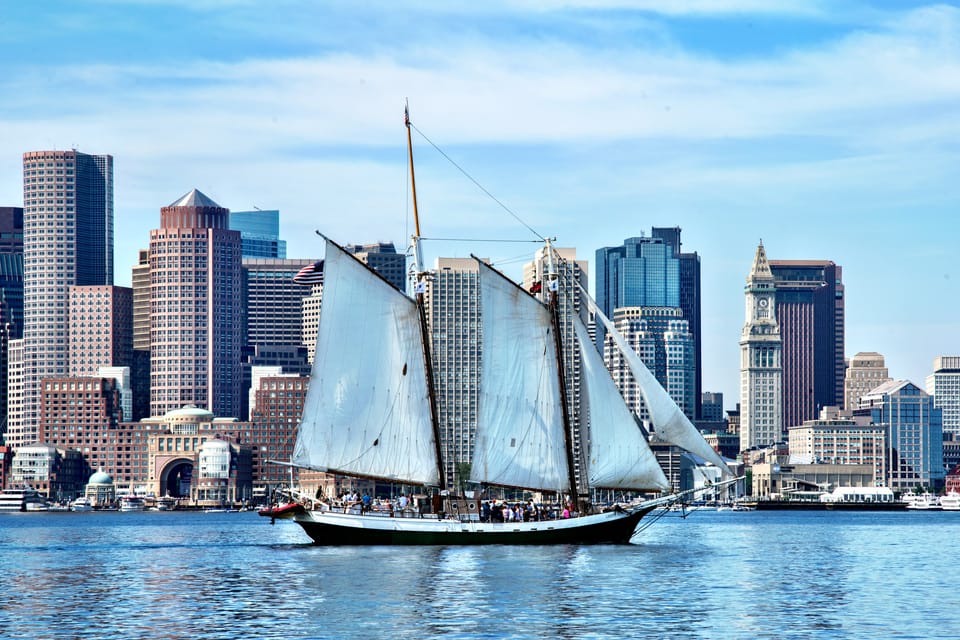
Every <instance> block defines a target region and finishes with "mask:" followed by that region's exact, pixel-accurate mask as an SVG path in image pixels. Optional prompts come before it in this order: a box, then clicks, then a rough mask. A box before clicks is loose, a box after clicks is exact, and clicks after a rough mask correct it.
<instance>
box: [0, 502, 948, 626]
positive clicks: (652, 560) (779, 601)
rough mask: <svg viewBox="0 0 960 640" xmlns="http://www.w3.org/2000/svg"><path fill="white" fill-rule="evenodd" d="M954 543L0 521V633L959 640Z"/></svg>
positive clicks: (181, 517) (787, 527)
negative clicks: (402, 541)
mask: <svg viewBox="0 0 960 640" xmlns="http://www.w3.org/2000/svg"><path fill="white" fill-rule="evenodd" d="M646 522H648V521H647V520H645V521H644V523H646ZM641 524H643V523H641ZM958 538H960V513H953V512H938V513H917V512H893V513H881V512H867V513H843V512H794V513H791V512H776V511H768V512H762V511H761V512H729V511H728V512H711V511H704V512H695V513H693V514H692V515H691V516H690V517H687V518H685V519H684V518H680V517H679V516H678V515H677V514H676V512H671V513H670V514H669V515H667V516H666V517H663V518H661V519H660V520H658V521H656V522H654V523H653V524H652V525H651V526H649V527H647V528H645V529H643V530H642V531H640V532H639V533H638V535H637V536H636V538H635V541H636V544H633V545H626V546H624V545H601V546H556V547H515V546H484V547H340V548H325V547H318V546H314V545H312V544H310V541H309V539H308V538H307V536H306V535H304V534H303V532H302V531H301V530H300V528H299V527H298V526H297V525H295V524H294V523H292V522H289V521H278V522H277V523H276V524H275V525H274V526H271V525H270V523H269V521H268V520H267V519H266V518H261V517H258V516H257V515H256V514H254V513H198V512H176V511H174V512H142V513H116V512H113V513H99V512H94V513H53V512H50V513H23V514H20V513H15V514H0V576H2V577H3V581H2V585H3V596H4V597H3V599H2V601H0V602H2V604H0V637H3V638H58V639H59V638H148V637H149V638H238V637H253V638H381V639H384V640H385V639H387V638H391V639H392V638H412V639H418V640H422V639H424V638H437V637H444V638H510V637H512V638H933V637H937V638H945V637H960V605H958V596H957V592H956V586H955V584H956V580H955V576H956V566H955V564H954V563H955V558H956V555H955V553H954V550H953V545H954V542H955V541H956V540H957V539H958Z"/></svg>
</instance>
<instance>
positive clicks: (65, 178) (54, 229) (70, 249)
mask: <svg viewBox="0 0 960 640" xmlns="http://www.w3.org/2000/svg"><path fill="white" fill-rule="evenodd" d="M23 204H24V208H23V254H24V321H23V324H24V331H23V341H24V344H23V362H22V368H23V371H22V378H23V394H22V396H21V398H20V401H19V402H18V403H17V405H18V406H16V407H13V406H11V407H10V409H11V413H16V414H17V415H16V417H14V416H11V421H10V422H11V433H8V444H11V445H13V446H18V445H20V444H21V443H23V444H26V443H29V442H33V441H34V440H36V438H37V435H38V433H37V429H38V425H39V422H40V411H39V408H40V382H41V381H42V380H43V379H44V378H62V377H65V376H66V375H67V370H68V363H67V356H68V340H67V333H68V328H67V321H68V317H67V294H68V288H69V287H71V286H73V285H109V284H113V157H111V156H109V155H102V156H95V155H87V154H85V153H80V152H79V151H73V150H71V151H30V152H27V153H24V154H23ZM14 423H16V426H14Z"/></svg>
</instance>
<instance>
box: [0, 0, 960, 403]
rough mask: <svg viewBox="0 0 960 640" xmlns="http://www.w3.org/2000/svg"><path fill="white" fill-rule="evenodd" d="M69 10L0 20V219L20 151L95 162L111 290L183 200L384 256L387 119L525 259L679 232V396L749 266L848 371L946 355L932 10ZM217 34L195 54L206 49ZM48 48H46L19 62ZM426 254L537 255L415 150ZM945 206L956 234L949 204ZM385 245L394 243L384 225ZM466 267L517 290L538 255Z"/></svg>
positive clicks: (716, 370)
mask: <svg viewBox="0 0 960 640" xmlns="http://www.w3.org/2000/svg"><path fill="white" fill-rule="evenodd" d="M391 9H392V7H391V6H390V5H385V4H374V5H370V6H368V7H367V8H363V9H360V8H355V7H337V6H333V7H321V6H317V7H303V6H301V5H298V4H296V3H278V4H277V5H276V7H274V8H272V9H271V11H270V12H269V15H267V14H266V12H265V11H264V10H262V9H260V8H259V7H258V6H257V5H256V4H255V3H247V2H239V1H238V2H216V3H204V2H199V3H184V2H166V3H159V2H158V3H152V2H137V3H124V2H92V3H84V5H83V6H76V7H75V6H73V5H72V4H70V3H65V2H51V3H45V4H44V5H42V6H33V5H29V4H23V5H12V6H10V7H7V8H6V11H5V16H4V18H5V19H6V22H5V25H6V28H5V29H4V30H3V35H2V36H0V60H2V61H3V63H4V68H5V74H4V76H3V78H0V86H2V87H3V89H4V91H5V93H6V94H7V95H8V96H16V99H10V100H7V101H5V103H4V105H3V106H2V107H0V135H2V136H3V139H4V140H5V142H6V144H5V145H4V149H5V151H4V153H3V154H2V157H0V206H22V205H23V195H22V194H23V191H22V183H21V178H22V171H21V169H22V167H21V164H20V163H21V158H22V154H23V153H24V152H27V151H30V150H36V149H54V148H58V149H67V148H70V147H73V146H75V147H76V148H77V149H78V150H80V151H82V152H84V153H87V154H109V155H111V156H113V157H114V159H115V171H114V174H115V176H114V177H115V221H114V222H115V238H116V248H115V257H114V265H115V266H114V281H115V283H116V284H118V285H124V286H127V285H129V284H130V277H131V275H130V273H131V268H132V267H133V266H134V265H135V264H136V262H137V251H138V250H139V249H143V248H146V247H147V245H148V244H149V230H150V229H152V228H155V227H156V226H157V223H158V221H159V217H160V209H161V207H163V206H165V205H166V204H167V203H169V202H172V201H174V200H175V199H176V198H177V197H178V196H180V195H181V194H183V193H185V192H187V191H189V190H190V189H193V188H198V189H200V190H201V191H203V192H204V193H207V194H209V195H210V196H211V197H212V198H213V199H215V200H216V201H217V202H219V203H220V204H222V205H223V206H224V207H228V208H230V209H232V210H241V211H244V210H251V209H254V208H255V207H260V208H264V209H279V210H280V212H281V225H282V226H281V229H280V235H281V236H282V237H283V238H284V239H286V240H287V242H288V249H287V250H288V256H290V257H293V258H319V257H320V255H319V254H320V253H321V246H322V245H321V243H320V241H319V239H318V238H316V237H315V236H314V235H313V230H314V229H320V230H322V231H324V232H325V233H328V234H329V235H331V236H332V237H334V238H335V239H337V240H338V241H341V242H343V243H351V242H360V243H366V242H377V241H391V242H394V243H396V245H397V247H398V248H402V247H403V246H405V245H406V238H407V236H408V234H409V231H410V229H412V221H411V220H410V215H411V214H410V211H411V208H410V205H409V204H408V198H409V188H408V186H407V170H408V169H407V165H406V161H405V159H406V149H405V136H404V132H403V131H402V129H401V127H402V124H403V121H402V114H401V111H402V109H403V105H404V101H405V99H407V98H409V100H410V106H411V119H412V121H413V123H414V125H415V126H416V127H417V128H418V129H419V130H422V131H423V133H424V134H426V135H427V136H429V138H430V140H432V141H433V142H435V143H436V144H437V145H438V146H440V147H441V148H442V149H443V150H444V151H445V152H446V153H448V154H449V155H450V156H451V157H452V158H453V159H454V160H455V161H456V162H457V163H458V164H459V165H460V166H462V167H463V168H464V169H465V170H466V171H467V172H469V174H470V175H471V176H473V177H474V178H475V179H476V180H477V181H478V182H480V183H481V184H483V186H484V188H485V189H487V190H489V191H490V192H491V193H493V194H494V195H495V196H496V198H497V199H498V200H499V201H501V202H503V203H504V204H505V205H506V206H507V207H509V209H510V211H511V212H515V213H516V215H517V217H519V218H520V219H522V220H523V221H524V223H526V224H529V225H530V227H532V228H533V229H534V230H536V232H537V233H539V234H542V235H549V236H556V237H557V241H556V243H555V244H556V246H558V247H572V248H576V249H577V250H578V252H579V255H582V256H584V257H586V258H588V260H589V262H590V278H589V280H590V284H591V287H592V286H593V283H594V275H595V267H596V265H595V263H594V261H593V260H592V255H593V253H594V252H595V251H596V249H598V248H600V247H604V246H611V245H616V244H618V243H620V242H622V241H623V239H624V238H627V237H631V236H634V235H640V234H642V233H645V232H646V230H648V229H649V228H651V227H674V226H676V227H680V228H681V229H682V230H683V240H684V242H683V246H682V249H683V250H684V251H691V252H692V251H695V252H697V253H698V254H699V255H700V256H701V268H702V289H703V329H704V332H703V371H704V373H703V390H704V391H718V392H722V393H724V396H725V405H726V407H727V408H732V407H733V405H734V404H735V398H736V397H737V396H738V393H737V385H738V380H739V371H738V363H739V358H738V339H739V335H740V331H741V328H742V326H743V323H744V297H743V287H744V285H745V281H746V277H747V274H748V273H749V269H750V264H751V261H752V258H753V254H754V250H755V248H756V245H757V243H758V242H759V241H760V240H762V241H763V243H764V245H765V247H766V249H767V252H768V255H769V257H770V259H771V260H797V259H816V260H832V261H834V262H835V263H836V264H837V265H839V266H841V267H842V268H843V271H844V285H845V288H846V295H847V309H846V311H847V317H846V344H845V349H844V351H845V354H846V356H847V357H848V358H849V357H851V356H853V355H854V354H855V353H857V352H861V351H862V352H879V353H881V354H883V356H884V357H885V360H886V365H887V367H888V368H889V371H890V376H891V377H893V378H895V379H905V380H910V381H911V382H913V383H914V384H915V385H917V386H919V387H922V386H923V382H924V378H925V376H926V375H928V374H929V373H931V372H932V370H933V359H934V358H935V357H936V356H939V355H951V354H955V353H957V352H960V344H958V338H957V333H958V332H957V331H956V330H955V329H956V324H955V323H954V322H952V321H951V318H952V317H954V316H956V315H957V313H958V311H960V308H958V307H960V296H957V295H955V294H954V289H955V287H956V285H955V284H954V283H955V282H956V279H957V274H956V273H954V263H953V261H952V252H951V248H950V246H949V241H948V240H944V239H945V238H949V237H950V236H951V235H952V233H953V232H955V231H956V230H957V229H956V227H957V222H956V221H955V216H953V215H951V214H953V213H955V211H954V209H955V206H956V202H957V201H958V195H960V193H958V187H957V185H956V184H955V181H954V180H953V176H954V175H956V173H957V169H958V168H960V167H958V165H960V161H958V154H957V152H956V144H955V142H953V141H954V140H955V139H956V132H957V128H958V126H960V125H958V124H957V123H958V122H960V117H958V114H957V111H958V109H960V100H958V99H957V98H958V97H960V95H958V94H960V87H958V85H957V83H956V82H955V81H953V80H952V79H953V78H955V77H956V76H957V67H958V65H960V47H958V46H957V44H956V43H957V42H958V41H960V38H958V37H957V35H958V32H960V10H958V8H957V7H956V6H955V5H953V4H939V5H933V4H926V3H919V2H909V3H899V4H898V5H897V9H896V10H892V9H889V8H888V7H887V5H885V4H883V3H870V2H858V3H843V4H842V5H839V6H833V5H831V4H829V3H806V2H803V3H778V5H777V6H776V7H768V6H766V3H758V2H755V1H753V0H726V1H724V2H719V1H718V2H691V3H685V4H683V5H677V3H667V2H664V3H657V2H636V3H629V2H609V3H606V2H589V3H588V2H584V3H581V4H578V3H576V2H574V3H557V4H553V3H545V4H540V5H538V6H537V7H535V8H523V7H518V6H514V5H512V4H510V3H496V4H492V5H490V4H487V5H484V6H483V7H482V8H481V7H466V6H461V7H458V6H444V7H442V8H434V7H431V6H429V5H426V4H424V5H414V6H412V7H407V8H406V10H405V11H404V12H402V13H401V12H399V11H396V10H391ZM211 34H213V35H214V36H215V37H211ZM44 39H52V40H55V41H56V42H57V43H58V46H57V47H44V48H41V49H40V50H39V51H36V50H34V48H33V47H28V46H27V45H28V44H30V43H33V42H36V41H39V40H44ZM414 142H415V149H414V154H415V159H416V161H417V178H418V181H417V183H418V196H419V200H420V202H419V205H420V211H421V222H422V225H423V233H424V235H425V236H427V237H431V236H432V237H480V238H498V239H502V238H510V239H514V240H532V239H534V237H535V236H534V234H532V233H531V232H530V231H529V230H528V229H527V228H525V227H524V226H523V225H521V224H518V222H517V221H516V220H515V219H514V218H513V217H512V216H511V215H510V213H509V212H506V211H504V210H503V209H502V208H501V207H500V206H499V205H498V204H497V203H496V202H493V201H492V200H491V199H490V198H488V197H487V196H486V195H484V194H483V193H482V192H480V191H478V190H477V189H476V187H475V186H474V185H473V184H471V183H470V181H469V180H468V179H466V178H465V177H464V176H463V175H461V174H460V173H459V172H458V171H457V170H456V168H454V167H451V165H450V164H449V163H448V162H447V161H446V160H445V159H444V158H443V157H442V156H440V154H438V153H436V152H435V151H433V150H432V148H431V147H430V144H429V142H427V141H425V140H424V139H423V138H421V137H420V136H419V134H418V132H417V131H415V132H414ZM951 205H952V206H951ZM405 218H406V220H407V222H406V223H405V222H404V219H405ZM425 244H426V247H425V248H426V251H427V260H426V263H427V264H432V262H433V258H435V257H440V256H442V257H452V258H456V257H464V256H466V255H467V254H468V253H469V252H470V251H474V252H476V253H478V254H481V255H489V256H490V257H491V259H492V260H493V262H494V263H495V264H496V265H497V266H499V267H500V268H503V269H504V270H506V271H507V273H508V274H509V275H511V277H513V278H514V279H517V280H519V279H520V277H521V274H520V273H519V270H520V265H522V264H523V263H524V262H527V261H529V260H530V258H531V256H532V255H533V253H534V252H535V251H536V249H537V245H535V244H530V245H523V244H500V245H489V246H486V247H485V246H481V247H480V248H479V249H478V248H477V246H476V245H459V244H446V243H429V242H428V243H425Z"/></svg>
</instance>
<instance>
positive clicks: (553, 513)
mask: <svg viewBox="0 0 960 640" xmlns="http://www.w3.org/2000/svg"><path fill="white" fill-rule="evenodd" d="M425 506H426V505H421V506H420V509H421V514H422V513H423V509H424V508H425ZM333 507H334V508H342V509H343V510H344V511H349V510H353V509H357V510H359V511H360V513H368V512H370V511H374V512H386V513H392V512H394V511H405V510H407V509H413V508H416V506H415V501H414V499H413V496H412V495H409V496H408V495H402V494H401V495H400V496H399V497H398V498H397V499H396V500H395V501H393V502H391V501H390V500H389V499H386V498H374V497H372V496H371V495H370V494H369V493H366V492H365V493H363V494H358V493H357V492H356V491H354V492H352V493H351V492H349V491H348V492H345V493H343V494H342V495H341V496H340V497H339V499H338V500H337V501H336V502H335V503H334V505H333ZM573 515H575V514H574V511H573V506H572V505H569V504H568V505H567V506H565V507H564V508H563V509H562V510H561V509H559V508H557V506H556V505H554V506H553V507H547V506H544V505H537V504H536V503H535V502H534V501H533V500H528V501H527V502H514V503H512V504H511V503H509V502H506V501H504V500H484V501H483V502H482V503H481V505H480V522H537V521H540V520H556V519H557V518H570V517H571V516H573Z"/></svg>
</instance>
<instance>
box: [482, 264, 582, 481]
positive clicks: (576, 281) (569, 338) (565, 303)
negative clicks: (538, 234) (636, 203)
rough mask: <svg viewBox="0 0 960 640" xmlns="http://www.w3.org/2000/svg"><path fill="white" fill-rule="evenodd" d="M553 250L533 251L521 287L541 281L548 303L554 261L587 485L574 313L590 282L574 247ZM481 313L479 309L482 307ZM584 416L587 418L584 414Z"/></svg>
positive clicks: (577, 461) (576, 440) (578, 457)
mask: <svg viewBox="0 0 960 640" xmlns="http://www.w3.org/2000/svg"><path fill="white" fill-rule="evenodd" d="M550 249H551V250H552V251H553V256H552V259H551V257H550V255H549V253H548V247H542V248H540V249H539V250H537V252H536V253H535V254H534V259H533V261H532V262H528V263H526V264H525V265H523V287H524V288H525V289H526V290H527V291H530V290H531V288H533V285H534V283H540V284H541V289H540V292H539V293H538V294H537V295H538V296H539V297H540V299H541V300H543V301H544V302H547V301H548V300H549V299H550V295H551V293H552V292H551V290H550V287H551V285H550V279H549V277H548V276H549V274H550V265H551V263H552V264H553V270H554V273H555V274H556V276H557V278H556V282H557V296H558V300H559V303H560V305H559V309H558V315H559V318H560V332H561V337H562V339H561V344H562V345H563V348H564V352H563V353H562V354H561V357H562V359H563V363H564V365H565V368H564V370H565V373H566V383H567V389H566V392H567V406H568V407H569V410H570V416H571V420H570V429H571V430H572V432H573V434H572V435H573V439H572V442H573V457H574V467H575V472H576V474H577V478H578V480H577V482H578V484H579V485H580V486H586V485H585V483H586V480H585V478H584V471H585V469H586V465H585V464H584V462H583V456H584V453H585V451H584V447H583V446H582V443H581V441H580V435H581V433H582V428H583V426H584V425H583V423H582V419H581V411H580V410H581V407H580V393H579V389H580V366H581V361H582V356H581V354H580V348H579V346H578V342H577V339H576V327H575V325H574V324H573V321H572V318H573V317H574V316H580V317H584V316H585V314H586V312H585V310H584V309H583V306H584V305H583V304H582V302H583V297H582V296H581V294H580V289H581V288H582V289H584V290H586V289H587V286H588V284H589V282H588V278H589V270H588V268H587V261H586V260H577V250H576V249H573V248H558V247H550ZM481 312H482V309H481ZM583 419H586V418H585V417H584V418H583Z"/></svg>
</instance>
